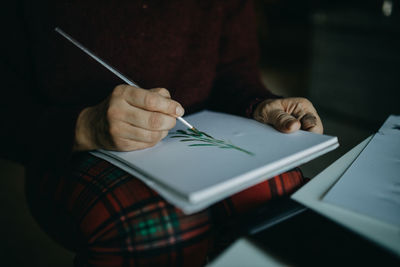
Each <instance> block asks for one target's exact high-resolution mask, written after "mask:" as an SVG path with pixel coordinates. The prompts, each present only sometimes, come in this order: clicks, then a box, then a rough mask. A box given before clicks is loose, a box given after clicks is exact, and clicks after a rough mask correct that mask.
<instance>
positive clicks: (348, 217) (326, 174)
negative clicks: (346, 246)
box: [291, 137, 400, 255]
mask: <svg viewBox="0 0 400 267" xmlns="http://www.w3.org/2000/svg"><path fill="white" fill-rule="evenodd" d="M370 140H371V137H369V138H367V139H366V140H365V141H363V142H362V143H361V144H359V145H357V146H356V147H355V148H353V149H352V150H350V151H349V152H347V153H346V154H345V155H343V156H342V157H341V158H340V159H338V160H337V161H335V162H334V163H333V164H332V165H330V166H329V167H328V168H326V169H325V170H323V171H322V172H321V173H320V174H318V175H317V176H316V177H314V178H313V179H312V180H311V181H310V182H308V183H307V184H306V185H305V186H303V187H302V188H300V189H299V190H298V191H297V192H296V193H294V194H293V195H292V196H291V198H292V199H294V200H296V201H298V202H300V203H301V204H303V205H305V206H306V207H308V208H310V209H312V210H314V211H315V212H318V213H319V214H321V215H323V216H326V217H328V218H330V219H331V220H333V221H335V222H337V223H339V224H341V225H343V226H345V227H347V228H349V229H350V230H352V231H354V232H356V233H358V234H360V235H362V236H364V237H365V238H368V239H369V240H371V241H373V242H375V243H377V244H378V245H381V246H383V247H385V248H387V249H389V250H391V251H392V252H394V253H395V254H397V255H400V227H395V226H394V225H392V224H388V223H385V222H383V221H381V220H378V219H375V218H372V217H370V216H366V215H364V214H361V213H357V212H354V211H352V210H349V209H346V208H343V207H341V206H337V205H332V204H329V203H327V202H325V201H322V198H323V196H324V194H325V193H326V192H327V191H329V189H330V188H331V187H332V186H333V185H334V184H335V182H337V181H338V180H339V179H340V178H341V176H342V175H343V174H344V173H345V172H346V170H347V168H348V167H349V166H350V165H351V164H352V162H353V161H354V160H355V159H356V158H357V156H358V155H359V154H360V153H361V151H362V150H363V149H364V148H365V147H366V145H367V144H368V142H369V141H370Z"/></svg>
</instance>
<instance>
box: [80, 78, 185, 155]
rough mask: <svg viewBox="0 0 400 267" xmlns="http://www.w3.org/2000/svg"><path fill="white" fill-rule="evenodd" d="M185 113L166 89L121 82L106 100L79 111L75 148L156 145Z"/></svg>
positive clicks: (119, 148) (117, 148)
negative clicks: (177, 118)
mask: <svg viewBox="0 0 400 267" xmlns="http://www.w3.org/2000/svg"><path fill="white" fill-rule="evenodd" d="M183 113H184V110H183V108H182V106H181V105H180V104H179V103H178V102H176V101H174V100H172V99H171V95H170V93H169V92H168V90H166V89H164V88H155V89H151V90H145V89H141V88H137V87H133V86H129V85H119V86H117V87H115V88H114V91H113V92H112V94H111V95H110V96H109V97H108V98H107V99H106V100H104V101H103V102H101V103H100V104H98V105H96V106H93V107H88V108H86V109H84V110H83V111H82V112H81V113H80V114H79V117H78V120H77V123H76V127H75V145H74V150H75V151H84V150H93V149H98V148H102V149H108V150H116V151H131V150H137V149H144V148H148V147H151V146H154V145H155V144H157V143H158V142H159V141H160V140H161V139H163V138H164V137H165V136H166V135H167V134H168V130H170V129H171V128H173V127H174V126H175V123H176V117H180V116H182V115H183Z"/></svg>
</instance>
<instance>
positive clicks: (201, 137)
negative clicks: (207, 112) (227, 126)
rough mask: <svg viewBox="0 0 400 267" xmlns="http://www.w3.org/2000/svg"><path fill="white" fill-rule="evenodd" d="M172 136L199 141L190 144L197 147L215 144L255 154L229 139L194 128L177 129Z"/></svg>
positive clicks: (189, 140) (185, 140)
mask: <svg viewBox="0 0 400 267" xmlns="http://www.w3.org/2000/svg"><path fill="white" fill-rule="evenodd" d="M171 138H181V140H179V141H180V142H197V143H195V144H190V145H189V146H192V147H196V146H214V147H219V148H223V149H236V150H238V151H241V152H243V153H246V154H248V155H251V156H254V153H252V152H250V151H248V150H245V149H243V148H241V147H238V146H235V145H234V144H232V143H231V142H229V141H224V140H219V139H216V138H214V137H212V136H211V135H209V134H207V133H205V132H201V131H194V130H192V129H189V128H188V129H187V131H185V130H177V131H176V132H174V133H173V135H172V136H171Z"/></svg>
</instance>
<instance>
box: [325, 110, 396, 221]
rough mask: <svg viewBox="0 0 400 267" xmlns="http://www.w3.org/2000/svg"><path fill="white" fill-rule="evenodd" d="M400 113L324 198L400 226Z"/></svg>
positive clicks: (387, 122) (373, 140)
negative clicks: (397, 126)
mask: <svg viewBox="0 0 400 267" xmlns="http://www.w3.org/2000/svg"><path fill="white" fill-rule="evenodd" d="M396 125H399V126H400V117H399V116H391V117H390V118H389V119H388V120H387V121H386V122H385V124H384V125H383V126H382V128H381V129H380V130H379V132H378V133H376V134H375V136H374V137H373V138H372V140H371V141H370V143H369V144H368V145H367V147H366V148H365V149H364V151H363V152H362V153H361V154H360V155H359V157H358V158H357V159H356V160H355V161H354V163H353V164H352V165H351V166H350V167H349V169H348V170H347V171H346V173H345V174H344V175H343V176H342V178H341V179H340V180H339V181H338V182H337V184H336V185H335V186H334V187H333V188H332V189H331V190H330V191H329V192H328V193H327V194H326V196H325V197H324V201H326V202H328V203H331V204H335V205H339V206H342V207H345V208H348V209H350V210H353V211H356V212H359V213H362V214H365V215H367V216H371V217H373V218H376V219H379V220H382V221H384V222H386V223H389V224H393V225H395V226H400V129H397V128H396Z"/></svg>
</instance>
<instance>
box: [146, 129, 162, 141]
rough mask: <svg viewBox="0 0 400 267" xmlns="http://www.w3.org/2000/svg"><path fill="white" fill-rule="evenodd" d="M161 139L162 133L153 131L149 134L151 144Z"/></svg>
mask: <svg viewBox="0 0 400 267" xmlns="http://www.w3.org/2000/svg"><path fill="white" fill-rule="evenodd" d="M160 139H161V132H156V131H151V132H150V133H149V139H148V140H149V141H150V142H151V143H154V142H158V141H159V140H160Z"/></svg>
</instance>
